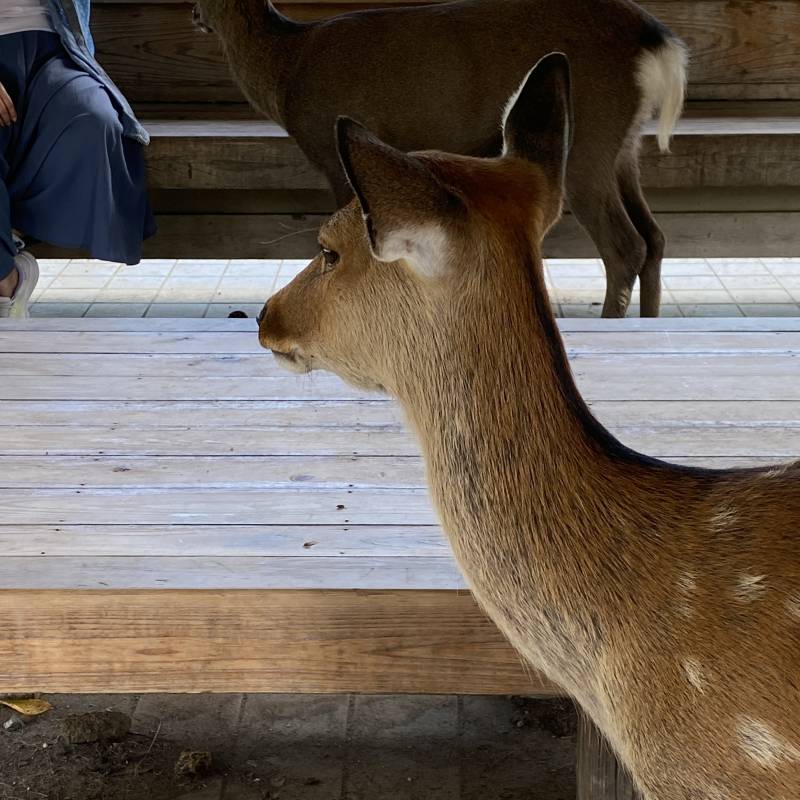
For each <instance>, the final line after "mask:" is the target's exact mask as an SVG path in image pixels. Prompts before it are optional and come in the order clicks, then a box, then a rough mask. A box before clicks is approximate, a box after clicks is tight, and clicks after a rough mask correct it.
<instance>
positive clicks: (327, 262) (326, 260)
mask: <svg viewBox="0 0 800 800" xmlns="http://www.w3.org/2000/svg"><path fill="white" fill-rule="evenodd" d="M338 260H339V254H338V253H337V252H336V251H335V250H328V248H327V247H323V248H322V262H323V272H327V271H328V270H330V269H333V267H334V265H335V264H336V262H337V261H338Z"/></svg>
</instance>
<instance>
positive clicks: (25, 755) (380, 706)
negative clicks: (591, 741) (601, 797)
mask: <svg viewBox="0 0 800 800" xmlns="http://www.w3.org/2000/svg"><path fill="white" fill-rule="evenodd" d="M46 699H47V700H49V701H50V703H52V705H53V709H52V710H50V711H48V712H46V713H45V714H42V715H41V716H38V717H35V718H28V719H27V721H25V722H24V723H22V722H20V721H18V719H19V716H18V715H14V714H13V712H11V711H9V710H8V709H6V708H2V710H0V800H40V799H44V800H390V799H391V800H523V799H524V800H572V799H573V798H574V796H575V785H574V767H573V763H574V748H575V743H574V738H575V721H576V720H575V712H574V710H573V708H572V706H571V704H570V703H567V702H564V701H536V700H530V699H527V698H508V697H505V698H494V697H492V698H489V697H486V698H484V697H464V698H443V697H427V696H426V697H395V696H384V697H371V698H370V697H367V698H361V697H357V698H356V697H345V696H341V697H340V696H323V697H311V698H309V697H308V696H278V695H245V696H242V695H237V696H234V695H223V696H218V695H213V696H212V695H205V696H202V695H201V696H198V695H194V696H189V695H184V696H178V695H160V696H153V695H150V696H142V697H141V698H139V697H135V696H130V695H102V696H97V695H94V696H89V695H51V696H48V697H47V698H46ZM109 709H115V710H117V711H119V712H122V714H123V715H126V716H127V717H130V719H131V726H130V731H129V732H128V733H127V734H126V735H124V737H123V738H122V739H121V740H120V741H106V742H88V743H81V744H70V743H68V742H67V741H66V740H65V736H68V735H69V732H70V731H74V726H73V728H70V727H68V726H69V725H70V724H71V723H68V722H67V721H68V720H69V718H70V717H71V716H72V715H76V714H85V713H92V714H95V715H96V714H97V713H98V712H101V713H102V712H104V711H106V710H109ZM9 719H13V722H12V723H11V726H10V728H7V727H6V725H5V723H6V722H7V721H8V720H9ZM122 719H125V717H123V718H122ZM84 721H85V720H84ZM89 722H90V723H91V722H93V720H92V719H91V718H90V719H89ZM90 727H91V726H90ZM73 735H74V734H73ZM89 736H91V732H90V733H89ZM198 754H199V755H198ZM187 770H188V772H187ZM192 773H194V774H192Z"/></svg>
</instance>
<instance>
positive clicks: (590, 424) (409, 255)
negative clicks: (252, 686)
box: [259, 54, 800, 800]
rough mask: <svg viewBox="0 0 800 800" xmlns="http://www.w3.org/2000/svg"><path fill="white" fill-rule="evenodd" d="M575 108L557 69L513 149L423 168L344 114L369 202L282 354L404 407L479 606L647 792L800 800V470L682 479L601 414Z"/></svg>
mask: <svg viewBox="0 0 800 800" xmlns="http://www.w3.org/2000/svg"><path fill="white" fill-rule="evenodd" d="M569 109H570V101H569V71H568V66H567V61H566V59H565V58H564V56H563V55H561V54H552V55H550V56H548V57H546V58H545V59H543V60H542V61H541V62H540V63H539V65H538V67H537V68H536V69H535V70H534V71H533V72H532V73H531V75H530V76H529V77H528V79H527V80H526V82H525V83H524V85H523V87H522V89H521V91H520V92H519V94H518V95H516V96H515V100H514V103H513V105H512V106H511V108H510V110H509V113H508V114H507V116H506V120H505V127H504V131H503V135H504V155H502V156H501V157H499V158H495V159H489V160H481V159H476V158H472V157H466V156H453V155H445V154H442V153H436V152H425V153H416V154H411V155H406V154H404V153H402V152H401V151H399V150H396V149H394V148H392V147H390V146H388V145H386V144H384V143H383V142H381V141H380V140H378V139H377V138H376V137H374V136H373V135H372V134H371V133H369V132H368V131H367V130H366V129H365V128H363V127H361V126H360V125H358V124H357V123H355V122H353V121H351V120H348V119H343V120H341V121H340V122H339V124H338V148H339V152H340V155H341V158H342V163H343V165H344V169H345V172H346V174H347V176H348V179H349V180H350V182H351V185H352V187H353V190H354V192H355V195H356V199H354V200H353V201H352V202H351V203H350V204H349V205H348V206H347V207H346V208H344V209H342V210H340V211H339V212H338V213H336V214H335V215H334V216H333V217H332V218H331V219H330V221H328V222H327V223H326V224H325V225H324V226H323V228H322V230H321V232H320V247H321V252H320V254H319V256H318V257H317V258H315V259H314V260H313V261H312V262H311V263H310V265H309V266H308V267H307V268H306V269H305V270H304V271H303V272H302V273H301V274H300V275H298V276H297V278H295V280H294V281H293V282H292V283H290V284H289V285H288V286H286V287H285V288H283V289H282V290H281V291H280V292H278V293H277V294H276V295H274V296H273V297H272V298H271V299H270V300H269V301H268V302H267V304H266V305H265V307H264V309H263V310H262V312H261V315H260V316H259V326H260V331H259V336H260V341H261V343H262V345H263V346H264V347H266V348H269V349H271V350H272V351H273V352H274V353H275V355H276V357H277V359H278V361H279V362H280V363H281V364H283V365H285V366H286V367H288V368H289V369H291V370H293V371H295V372H307V371H309V370H312V369H326V370H330V371H332V372H335V373H336V374H338V375H340V376H341V377H342V378H343V379H345V380H346V381H348V382H350V383H352V384H354V385H356V386H358V387H366V388H370V389H378V390H383V391H385V392H388V393H389V394H390V395H392V396H393V397H395V398H396V399H397V400H398V401H399V403H400V405H401V406H402V408H403V409H404V412H405V414H406V415H407V417H408V419H409V421H410V424H411V426H412V427H413V429H414V430H415V432H416V434H417V436H418V437H419V440H420V443H421V448H422V453H423V455H424V458H425V463H426V467H427V475H428V481H429V484H430V489H431V495H432V498H433V501H434V504H435V506H436V508H437V511H438V515H439V517H440V520H441V523H442V527H443V528H444V531H445V533H446V534H447V537H448V539H449V541H450V543H451V545H452V548H453V551H454V553H455V556H456V558H457V560H458V563H459V565H460V567H461V569H462V570H463V572H464V574H465V575H466V577H467V579H468V581H469V584H470V586H471V588H472V591H473V593H474V596H475V597H476V599H477V600H478V602H479V603H480V604H481V606H482V607H483V608H484V609H485V611H486V612H487V613H488V615H489V616H490V617H491V618H492V619H493V620H494V621H495V622H496V624H497V625H498V626H499V628H500V629H501V631H502V632H503V633H504V634H505V635H506V636H507V637H508V639H509V640H510V642H511V643H512V644H513V645H514V646H515V647H516V649H517V650H518V651H519V653H520V654H521V656H522V658H523V659H524V660H525V661H526V662H527V663H529V664H530V665H531V666H533V667H535V668H536V669H538V670H541V671H542V672H544V673H545V674H546V675H547V676H548V677H549V678H550V679H551V680H553V681H554V682H555V683H557V684H558V685H560V686H561V687H563V688H564V690H565V691H566V692H567V693H569V694H570V695H572V696H573V697H574V698H575V699H576V700H577V701H578V703H579V704H580V705H581V706H582V707H583V709H584V710H585V711H586V713H587V714H588V715H589V716H590V717H591V719H592V720H593V721H594V722H595V723H596V724H597V726H598V727H599V728H600V729H601V731H602V732H603V733H604V734H605V736H606V737H607V738H608V740H609V741H610V742H611V744H612V745H613V747H614V748H615V750H616V752H617V753H618V754H619V757H620V759H621V760H622V762H623V763H624V764H625V765H626V766H627V768H628V769H629V770H630V772H631V774H632V776H633V778H634V780H635V782H636V784H637V785H638V787H639V788H640V790H641V791H642V792H643V794H644V796H645V797H646V798H647V800H797V798H799V797H800V464H792V465H787V466H785V467H780V468H773V469H752V470H728V471H713V470H705V469H696V468H688V467H682V466H677V465H673V464H668V463H665V462H662V461H658V460H656V459H652V458H648V457H646V456H643V455H640V454H638V453H635V452H633V451H632V450H630V449H628V448H627V447H625V446H624V445H622V444H621V443H620V442H619V441H617V440H616V439H615V438H614V437H613V436H612V435H611V434H610V433H609V432H608V431H607V430H605V428H603V427H602V426H601V425H600V423H599V422H598V421H597V420H596V419H595V418H594V417H593V416H592V414H591V412H590V411H589V409H588V408H587V406H586V404H585V403H584V401H583V399H582V398H581V396H580V395H579V393H578V391H577V388H576V386H575V383H574V381H573V378H572V375H571V372H570V369H569V365H568V362H567V358H566V354H565V351H564V347H563V344H562V341H561V338H560V336H559V333H558V329H557V327H556V324H555V320H554V318H553V315H552V312H551V310H550V305H549V303H548V297H547V292H546V289H545V284H544V279H543V273H542V258H541V243H542V239H543V237H544V235H545V234H546V232H547V230H548V229H549V228H550V227H551V226H552V225H553V224H554V223H555V222H556V221H557V220H558V218H559V215H560V213H561V207H562V197H563V182H564V172H565V167H566V159H567V152H568V142H569V118H570V110H569Z"/></svg>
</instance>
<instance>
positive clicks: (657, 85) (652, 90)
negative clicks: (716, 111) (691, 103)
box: [636, 39, 688, 153]
mask: <svg viewBox="0 0 800 800" xmlns="http://www.w3.org/2000/svg"><path fill="white" fill-rule="evenodd" d="M687 62H688V54H687V51H686V46H685V45H684V44H683V42H681V41H680V39H667V41H665V42H664V44H662V45H661V46H660V47H659V48H658V49H656V50H647V51H646V52H644V53H643V54H642V56H641V58H640V59H639V67H638V71H637V74H636V81H637V83H638V84H639V86H640V87H641V90H642V107H641V116H642V118H643V119H648V118H650V117H651V116H652V115H653V113H654V112H655V111H656V109H658V110H659V117H658V146H659V148H660V149H661V152H662V153H666V152H667V151H668V150H669V140H670V136H671V135H672V131H673V130H674V128H675V125H676V123H677V122H678V118H679V117H680V115H681V111H682V110H683V99H684V97H685V95H686V68H687Z"/></svg>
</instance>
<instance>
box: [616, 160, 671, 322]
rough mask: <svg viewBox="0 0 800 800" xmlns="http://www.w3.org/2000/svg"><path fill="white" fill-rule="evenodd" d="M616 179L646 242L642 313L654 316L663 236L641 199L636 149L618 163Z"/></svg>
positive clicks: (641, 276)
mask: <svg viewBox="0 0 800 800" xmlns="http://www.w3.org/2000/svg"><path fill="white" fill-rule="evenodd" d="M617 180H618V182H619V193H620V196H621V197H622V202H623V205H624V206H625V210H626V211H627V212H628V216H629V217H630V219H631V222H632V223H633V224H634V226H635V227H636V230H637V231H638V232H639V235H640V236H641V237H642V239H644V241H645V244H646V246H647V255H646V256H645V259H644V264H643V265H642V271H641V272H640V273H639V294H640V297H641V316H643V317H657V316H658V312H659V310H660V305H661V261H662V259H663V258H664V246H665V244H666V239H665V237H664V233H663V231H662V230H661V228H659V226H658V223H657V222H656V221H655V219H654V218H653V214H652V212H651V211H650V208H649V206H648V205H647V201H646V200H645V199H644V194H643V193H642V186H641V183H640V181H639V164H638V160H637V158H636V154H635V153H633V154H631V156H630V157H629V158H627V159H625V160H623V161H622V162H621V163H620V165H619V166H618V168H617Z"/></svg>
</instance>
